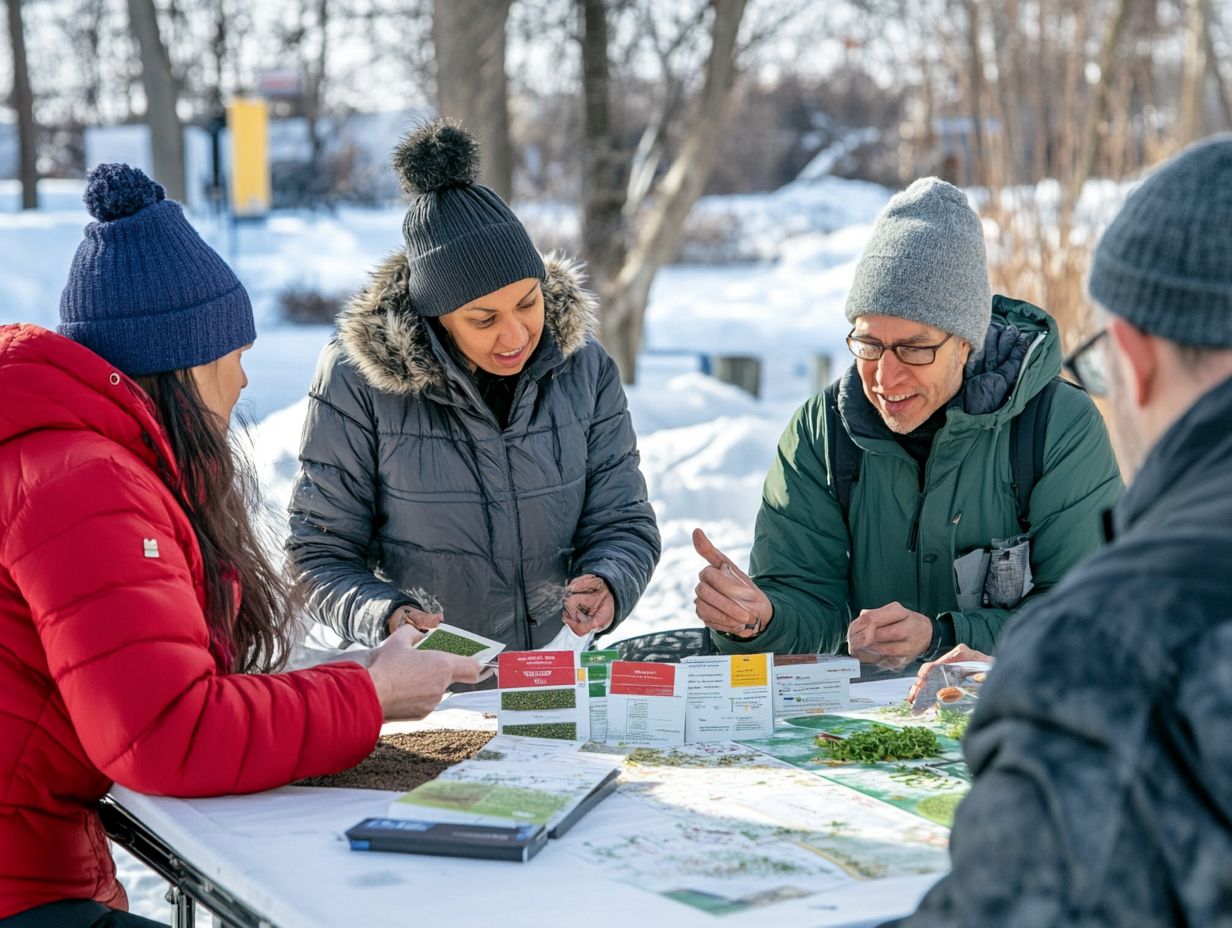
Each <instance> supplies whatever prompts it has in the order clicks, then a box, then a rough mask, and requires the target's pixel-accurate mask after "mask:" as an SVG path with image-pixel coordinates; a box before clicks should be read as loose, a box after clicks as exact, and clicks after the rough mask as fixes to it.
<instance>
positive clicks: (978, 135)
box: [965, 0, 988, 186]
mask: <svg viewBox="0 0 1232 928" xmlns="http://www.w3.org/2000/svg"><path fill="white" fill-rule="evenodd" d="M965 7H966V13H967V74H968V80H969V83H970V86H971V138H972V141H973V142H974V145H975V163H974V164H973V165H972V166H971V170H970V172H968V173H969V176H970V178H971V181H970V182H971V183H974V184H975V185H977V186H982V185H984V184H987V183H988V153H987V152H986V151H985V148H984V118H983V113H982V107H981V105H980V98H981V97H982V96H983V95H984V63H983V60H982V58H981V56H980V17H979V7H978V5H977V3H976V0H966V3H965Z"/></svg>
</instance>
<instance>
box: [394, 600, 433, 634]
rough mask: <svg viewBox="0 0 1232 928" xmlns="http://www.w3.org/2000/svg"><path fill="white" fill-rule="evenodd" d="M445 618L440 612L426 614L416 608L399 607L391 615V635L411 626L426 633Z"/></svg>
mask: <svg viewBox="0 0 1232 928" xmlns="http://www.w3.org/2000/svg"><path fill="white" fill-rule="evenodd" d="M444 618H445V616H444V615H443V614H442V613H440V612H424V611H423V610H422V609H416V608H415V607H414V606H399V607H398V608H397V609H395V610H394V611H393V612H391V613H390V615H389V633H390V634H391V635H392V634H393V633H394V631H395V630H397V629H398V628H399V627H401V626H403V625H410V626H412V627H413V628H417V629H419V630H420V631H421V632H426V631H427V630H428V629H430V628H436V626H438V625H440V624H441V622H442V621H443V620H444Z"/></svg>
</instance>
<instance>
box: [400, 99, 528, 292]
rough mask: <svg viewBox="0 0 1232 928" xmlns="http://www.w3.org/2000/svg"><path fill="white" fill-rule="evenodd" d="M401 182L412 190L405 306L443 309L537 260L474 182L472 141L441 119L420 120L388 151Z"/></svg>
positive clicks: (520, 232) (521, 274) (495, 286)
mask: <svg viewBox="0 0 1232 928" xmlns="http://www.w3.org/2000/svg"><path fill="white" fill-rule="evenodd" d="M394 168H395V169H396V170H397V172H398V180H399V182H400V183H401V185H402V189H403V190H405V191H406V192H407V193H408V194H409V195H411V196H412V197H413V199H412V200H411V205H410V208H409V209H408V210H407V211H406V218H405V219H404V220H403V222H402V237H403V239H404V240H405V242H406V258H407V264H408V267H409V270H410V274H409V278H408V281H409V282H408V289H409V291H410V293H409V295H410V298H411V305H412V306H413V307H414V308H415V311H416V312H417V313H419V315H421V316H443V315H445V314H446V313H450V312H453V311H454V310H455V309H457V308H458V307H459V306H463V305H465V304H467V303H469V302H471V301H472V300H474V299H477V298H479V297H481V296H485V295H486V294H489V293H492V292H494V291H496V290H500V289H502V288H503V287H507V286H509V284H511V283H514V282H515V281H519V280H523V279H525V278H528V277H536V278H538V279H540V280H543V279H544V277H545V275H546V272H545V271H544V267H543V259H542V258H540V257H539V253H538V252H537V251H536V250H535V246H534V245H533V244H532V243H531V240H530V236H529V235H527V234H526V229H525V228H524V227H523V226H522V223H521V222H519V221H518V218H517V217H516V216H514V215H513V212H512V211H511V210H510V209H509V207H508V206H507V205H506V204H505V201H504V200H502V199H501V198H500V197H499V196H497V195H496V193H495V192H493V191H492V190H490V189H488V188H487V187H485V186H483V184H478V183H475V177H476V174H477V173H478V168H479V146H478V145H477V144H476V143H475V140H474V139H473V138H472V137H471V136H470V134H469V133H467V132H466V131H465V130H464V129H461V128H460V127H458V126H457V125H455V124H453V123H451V122H449V121H447V120H443V119H438V120H435V121H433V122H430V123H428V124H427V125H424V126H421V127H420V128H419V129H417V130H415V131H414V132H412V133H411V134H410V135H408V136H407V137H406V138H405V139H403V140H402V141H401V142H400V143H399V144H398V147H397V148H396V149H395V150H394Z"/></svg>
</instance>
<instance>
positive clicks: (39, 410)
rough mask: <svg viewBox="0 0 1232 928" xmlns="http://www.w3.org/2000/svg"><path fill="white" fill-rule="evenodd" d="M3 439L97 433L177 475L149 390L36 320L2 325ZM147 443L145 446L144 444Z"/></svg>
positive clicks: (0, 426)
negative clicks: (41, 433)
mask: <svg viewBox="0 0 1232 928" xmlns="http://www.w3.org/2000/svg"><path fill="white" fill-rule="evenodd" d="M0 396H2V397H4V402H3V403H0V445H2V444H4V443H5V442H8V441H11V440H13V439H15V438H18V437H19V436H21V435H24V434H27V433H30V432H36V431H41V430H45V429H52V430H57V431H65V432H72V431H88V432H96V433H98V434H100V435H103V436H105V437H107V438H110V439H111V440H113V441H115V442H118V443H119V444H121V445H123V446H124V447H126V448H128V449H129V450H130V451H132V452H133V453H134V454H136V455H138V456H139V457H140V458H141V459H142V460H144V461H146V462H147V463H148V464H149V465H150V466H151V467H153V468H156V469H157V466H158V461H159V456H160V454H161V456H162V458H163V459H164V460H165V461H166V462H167V465H168V466H169V467H170V468H171V469H172V472H173V473H174V467H175V465H174V461H173V459H172V456H171V448H170V446H169V445H168V444H167V440H166V436H165V435H164V433H163V430H162V427H161V426H160V425H159V423H158V419H157V417H156V416H155V413H154V405H153V403H152V402H151V401H150V398H149V396H148V395H147V394H146V393H145V391H143V390H142V389H141V388H140V387H138V386H137V384H136V383H134V382H133V381H132V380H130V379H129V378H128V377H127V376H125V375H124V374H123V373H122V372H120V371H119V370H118V369H117V368H115V367H113V366H112V365H111V364H110V363H108V362H107V361H106V360H105V359H104V358H101V357H99V356H98V355H97V354H95V353H94V352H93V351H91V350H90V349H89V348H86V347H85V346H84V345H80V344H78V343H77V342H75V341H73V340H72V339H70V338H65V337H64V336H63V335H58V334H56V333H55V332H51V331H48V330H47V329H44V328H41V327H39V326H36V325H25V324H20V325H6V326H0ZM147 442H148V444H147Z"/></svg>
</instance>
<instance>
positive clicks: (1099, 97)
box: [1066, 0, 1135, 204]
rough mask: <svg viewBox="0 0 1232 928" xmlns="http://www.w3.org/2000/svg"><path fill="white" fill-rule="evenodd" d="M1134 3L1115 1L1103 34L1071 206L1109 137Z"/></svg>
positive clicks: (1070, 193)
mask: <svg viewBox="0 0 1232 928" xmlns="http://www.w3.org/2000/svg"><path fill="white" fill-rule="evenodd" d="M1134 4H1135V0H1116V6H1115V8H1114V9H1113V11H1112V16H1111V17H1110V18H1109V20H1108V26H1107V30H1106V31H1105V32H1104V41H1103V44H1102V45H1101V46H1100V50H1099V64H1098V66H1097V67H1098V68H1099V78H1098V79H1097V80H1096V82H1095V86H1094V88H1093V90H1092V94H1093V97H1092V100H1091V104H1090V106H1089V107H1088V108H1087V117H1086V122H1085V125H1084V127H1083V132H1082V136H1081V138H1082V149H1081V153H1080V155H1079V160H1078V166H1077V168H1076V169H1075V170H1074V173H1073V176H1072V177H1071V178H1070V182H1069V184H1068V185H1067V194H1068V195H1067V197H1066V200H1067V201H1068V203H1069V204H1073V203H1076V202H1077V200H1078V197H1079V195H1080V194H1081V193H1082V187H1083V185H1084V184H1085V183H1086V182H1087V179H1088V178H1089V177H1091V176H1093V175H1094V174H1095V169H1096V166H1097V164H1098V158H1099V145H1100V140H1101V138H1103V137H1104V136H1105V135H1106V134H1107V129H1108V95H1109V88H1110V87H1111V86H1112V79H1113V74H1114V72H1115V70H1116V68H1117V53H1118V51H1119V50H1120V48H1121V45H1122V43H1123V42H1124V40H1125V34H1126V32H1127V31H1128V28H1129V21H1130V15H1131V13H1132V12H1133V9H1134Z"/></svg>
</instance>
